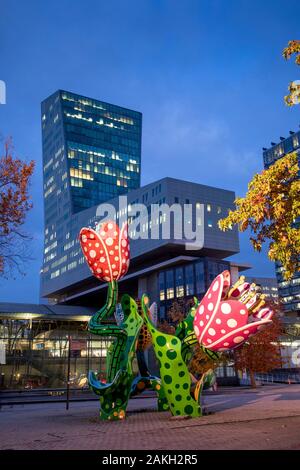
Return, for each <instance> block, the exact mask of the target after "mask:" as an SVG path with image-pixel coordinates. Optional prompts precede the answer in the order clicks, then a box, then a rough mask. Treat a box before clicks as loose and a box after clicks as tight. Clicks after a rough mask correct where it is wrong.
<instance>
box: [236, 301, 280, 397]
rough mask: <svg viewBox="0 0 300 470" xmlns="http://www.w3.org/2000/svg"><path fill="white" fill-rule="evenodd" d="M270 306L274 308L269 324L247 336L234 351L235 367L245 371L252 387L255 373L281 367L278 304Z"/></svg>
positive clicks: (254, 382)
mask: <svg viewBox="0 0 300 470" xmlns="http://www.w3.org/2000/svg"><path fill="white" fill-rule="evenodd" d="M271 308H272V309H273V310H275V315H274V316H273V317H272V323H271V325H268V327H267V328H265V329H264V330H262V331H261V332H259V333H257V334H256V335H255V336H252V337H251V338H249V340H248V341H247V342H245V343H244V344H243V346H241V347H240V348H239V349H236V350H235V352H234V361H235V367H236V369H237V370H241V371H244V370H245V371H247V373H248V374H249V377H250V381H251V386H252V387H254V388H255V387H256V380H255V373H266V372H269V371H271V370H272V369H276V368H280V367H282V362H283V359H282V357H281V353H280V342H279V339H280V336H281V335H282V334H283V326H282V323H281V320H280V317H279V314H278V306H276V305H272V306H271Z"/></svg>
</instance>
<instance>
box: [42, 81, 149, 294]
mask: <svg viewBox="0 0 300 470" xmlns="http://www.w3.org/2000/svg"><path fill="white" fill-rule="evenodd" d="M141 135H142V114H141V113H139V112H137V111H133V110H130V109H126V108H122V107H120V106H115V105H112V104H109V103H104V102H102V101H98V100H94V99H91V98H86V97H83V96H81V95H77V94H74V93H70V92H66V91H61V90H59V91H57V92H56V93H54V94H53V95H51V96H50V97H49V98H47V99H46V100H44V101H43V102H42V145H43V180H44V215H45V234H44V237H45V239H44V262H43V272H42V286H43V285H45V284H47V282H48V281H51V280H52V279H55V278H57V277H59V276H61V275H62V274H64V273H66V272H68V271H71V270H73V269H75V268H78V267H80V266H79V265H80V263H81V262H83V258H82V259H80V258H79V256H78V255H79V253H80V247H79V244H78V240H77V233H78V225H77V219H76V216H77V213H78V212H80V211H82V210H84V209H87V208H89V207H92V206H97V204H100V203H102V202H104V201H107V200H108V199H111V198H113V197H115V196H118V195H121V194H125V193H127V192H128V191H131V190H132V189H136V188H139V187H140V166H141ZM86 223H87V224H90V225H92V222H91V221H89V220H87V221H86ZM74 233H75V234H76V235H75V237H74Z"/></svg>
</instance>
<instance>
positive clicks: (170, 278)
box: [166, 270, 174, 299]
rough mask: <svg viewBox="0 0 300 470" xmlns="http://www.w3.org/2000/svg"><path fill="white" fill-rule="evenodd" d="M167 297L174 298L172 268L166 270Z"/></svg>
mask: <svg viewBox="0 0 300 470" xmlns="http://www.w3.org/2000/svg"><path fill="white" fill-rule="evenodd" d="M166 290H167V299H173V298H174V273H173V271H172V270H170V271H167V272H166Z"/></svg>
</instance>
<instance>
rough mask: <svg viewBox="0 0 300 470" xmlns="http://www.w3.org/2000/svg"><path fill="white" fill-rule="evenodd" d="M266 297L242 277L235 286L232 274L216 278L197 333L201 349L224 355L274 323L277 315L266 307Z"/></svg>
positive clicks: (197, 316)
mask: <svg viewBox="0 0 300 470" xmlns="http://www.w3.org/2000/svg"><path fill="white" fill-rule="evenodd" d="M264 305H265V300H264V296H263V295H260V294H259V293H258V292H257V291H256V286H255V284H251V285H250V284H249V283H247V282H245V278H244V276H241V277H240V279H239V280H238V282H237V283H236V284H235V285H234V286H231V283H230V273H229V271H224V272H223V273H221V274H219V276H217V277H216V278H215V280H214V281H213V282H212V284H211V285H210V288H209V289H208V291H207V292H206V294H205V296H204V297H203V299H202V301H201V303H200V304H199V306H198V308H197V311H196V314H195V317H194V332H195V335H196V337H197V339H198V342H199V343H200V345H201V346H204V347H205V348H207V349H208V350H210V351H215V352H223V351H228V350H230V349H235V348H238V347H240V346H241V345H242V344H243V343H244V342H245V341H247V339H248V338H250V337H251V336H253V335H255V334H256V333H258V331H260V330H261V329H263V328H265V327H266V326H268V325H270V324H271V323H272V320H271V318H272V316H273V311H272V310H270V309H269V308H267V307H264Z"/></svg>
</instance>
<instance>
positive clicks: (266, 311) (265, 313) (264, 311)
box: [252, 307, 274, 320]
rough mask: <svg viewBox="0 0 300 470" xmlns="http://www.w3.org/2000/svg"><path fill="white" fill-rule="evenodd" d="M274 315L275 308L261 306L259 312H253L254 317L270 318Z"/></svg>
mask: <svg viewBox="0 0 300 470" xmlns="http://www.w3.org/2000/svg"><path fill="white" fill-rule="evenodd" d="M273 315H274V312H273V310H271V309H270V308H268V307H265V308H261V309H260V310H259V311H258V312H255V313H253V315H252V318H255V319H260V320H261V319H263V320H270V319H271V318H272V317H273Z"/></svg>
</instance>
